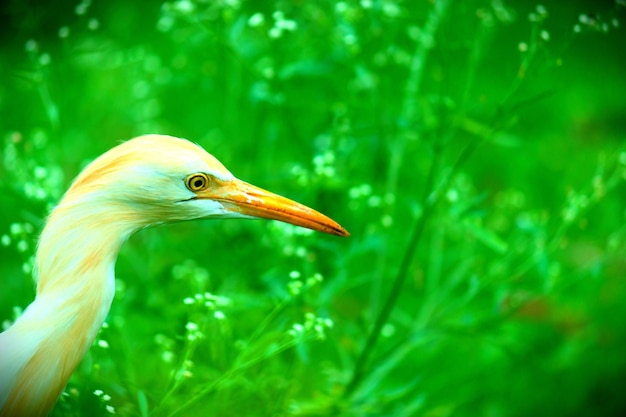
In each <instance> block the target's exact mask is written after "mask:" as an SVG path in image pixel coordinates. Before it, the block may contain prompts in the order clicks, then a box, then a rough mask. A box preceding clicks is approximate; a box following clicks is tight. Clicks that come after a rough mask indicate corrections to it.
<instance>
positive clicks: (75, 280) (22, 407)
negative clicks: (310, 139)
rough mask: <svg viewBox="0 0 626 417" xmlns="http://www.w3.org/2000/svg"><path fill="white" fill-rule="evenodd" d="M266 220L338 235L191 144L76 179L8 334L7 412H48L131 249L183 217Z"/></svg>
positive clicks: (2, 364)
mask: <svg viewBox="0 0 626 417" xmlns="http://www.w3.org/2000/svg"><path fill="white" fill-rule="evenodd" d="M209 218H265V219H275V220H281V221H283V222H287V223H291V224H294V225H297V226H301V227H306V228H309V229H313V230H318V231H321V232H324V233H329V234H333V235H338V236H348V235H349V234H348V232H347V231H346V230H345V229H344V228H342V227H341V226H340V225H339V224H337V223H336V222H334V221H333V220H331V219H330V218H328V217H326V216H324V215H323V214H320V213H318V212H317V211H315V210H312V209H310V208H308V207H305V206H303V205H301V204H299V203H296V202H294V201H291V200H289V199H287V198H284V197H281V196H279V195H276V194H273V193H270V192H268V191H265V190H262V189H260V188H257V187H255V186H253V185H250V184H248V183H245V182H243V181H241V180H239V179H237V178H235V177H234V176H233V175H232V174H231V173H230V172H229V171H228V170H227V169H226V168H225V167H224V166H223V165H222V164H221V163H220V162H219V161H218V160H217V159H215V157H213V156H211V155H210V154H208V153H207V152H206V151H205V150H204V149H202V148H201V147H200V146H198V145H195V144H193V143H191V142H189V141H187V140H184V139H179V138H174V137H171V136H163V135H146V136H140V137H137V138H135V139H132V140H129V141H128V142H125V143H122V144H120V145H119V146H117V147H115V148H113V149H111V150H110V151H108V152H106V153H104V154H103V155H102V156H100V157H99V158H97V159H96V160H94V161H93V162H92V163H91V164H89V165H88V166H87V167H86V168H85V169H84V170H83V171H82V172H81V173H80V175H78V177H77V178H76V179H75V180H74V182H73V184H72V185H71V187H70V189H69V190H68V191H67V192H66V193H65V195H64V196H63V199H62V200H61V202H60V203H59V205H58V206H57V207H56V208H55V209H54V210H53V211H52V213H51V214H50V216H49V218H48V221H47V223H46V225H45V227H44V229H43V232H42V234H41V237H40V239H39V245H38V247H37V256H36V274H35V275H36V277H37V295H36V297H35V300H34V301H33V303H32V304H30V305H29V306H28V308H26V310H25V311H24V313H23V314H22V315H21V316H20V317H19V318H18V319H17V320H16V321H15V323H13V325H12V326H11V327H10V328H9V329H7V330H6V331H5V332H3V333H1V334H0V416H3V417H7V416H12V417H13V416H20V417H36V416H45V415H46V414H47V413H48V412H49V411H50V409H51V408H52V406H53V405H54V403H55V401H56V399H57V398H58V397H59V395H60V393H61V391H62V390H63V388H64V387H65V385H66V383H67V381H68V379H69V377H70V375H71V374H72V372H73V371H74V369H75V368H76V366H77V364H78V363H79V362H80V360H81V359H82V357H83V356H84V355H85V353H86V352H87V350H88V349H89V347H90V346H91V344H92V343H93V341H94V339H95V337H96V334H97V333H98V330H99V329H100V326H101V325H102V323H103V322H104V319H105V318H106V315H107V313H108V312H109V308H110V306H111V301H112V299H113V294H114V285H115V279H114V265H115V260H116V258H117V254H118V252H119V249H120V246H121V245H122V243H123V242H124V241H125V240H126V239H128V237H129V236H130V235H131V234H133V233H134V232H136V231H138V230H141V229H143V228H146V227H149V226H153V225H157V224H161V223H167V222H176V221H183V220H194V219H209Z"/></svg>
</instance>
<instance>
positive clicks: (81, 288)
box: [0, 198, 136, 416]
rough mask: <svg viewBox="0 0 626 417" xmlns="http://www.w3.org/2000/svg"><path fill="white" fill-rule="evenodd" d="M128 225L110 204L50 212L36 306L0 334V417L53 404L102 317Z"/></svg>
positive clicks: (70, 204) (42, 410)
mask: <svg viewBox="0 0 626 417" xmlns="http://www.w3.org/2000/svg"><path fill="white" fill-rule="evenodd" d="M131 224H132V222H129V221H125V218H124V216H123V215H122V213H121V212H120V210H115V207H111V206H107V205H104V206H103V205H101V204H85V202H82V203H81V201H76V200H73V199H72V198H66V199H64V201H63V202H62V203H61V204H60V205H59V206H58V207H57V208H56V209H55V210H54V211H53V212H52V214H51V215H50V218H49V219H48V222H47V224H46V227H45V228H44V230H43V232H42V235H41V237H40V240H39V246H38V249H37V263H36V275H37V276H38V282H37V295H36V298H35V301H34V302H33V303H32V304H31V305H30V306H28V308H27V309H26V310H25V311H24V314H23V315H22V316H21V317H20V318H18V320H16V322H15V323H14V324H13V326H12V327H11V328H9V329H8V330H7V331H6V332H4V333H2V334H0V416H4V415H5V414H6V415H29V416H31V415H32V416H39V415H42V416H43V415H46V414H47V411H48V410H49V409H50V408H51V407H52V405H53V404H54V402H55V401H56V399H57V397H58V396H59V394H60V393H61V391H62V390H63V388H64V387H65V385H66V384H67V381H68V379H69V377H70V375H71V374H72V372H73V371H74V369H75V368H76V366H77V365H78V363H79V362H80V360H81V359H82V357H83V356H84V354H85V353H86V352H87V350H88V349H89V347H90V346H91V344H92V343H93V341H94V339H95V337H96V335H97V333H98V330H99V329H100V327H101V325H102V323H103V321H104V319H105V318H106V315H107V314H108V312H109V308H110V306H111V302H112V300H113V295H114V292H115V278H114V266H115V260H116V258H117V254H118V252H119V249H120V246H121V244H122V243H123V242H124V240H126V238H127V237H128V236H130V234H131V233H132V232H133V231H134V230H135V229H136V228H135V227H133V226H132V225H131ZM3 403H5V404H4V407H3ZM35 407H36V408H35ZM7 410H12V411H7Z"/></svg>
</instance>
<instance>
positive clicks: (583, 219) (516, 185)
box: [0, 0, 626, 417]
mask: <svg viewBox="0 0 626 417" xmlns="http://www.w3.org/2000/svg"><path fill="white" fill-rule="evenodd" d="M624 6H625V5H624V2H623V1H616V2H612V1H608V0H607V1H605V2H586V1H583V0H579V1H570V2H561V1H555V0H553V1H546V2H543V3H532V2H531V3H529V2H525V1H520V0H517V1H507V2H500V1H479V0H470V1H462V2H461V1H452V0H435V1H417V2H410V1H399V0H361V1H345V2H331V1H325V0H324V1H316V2H312V1H311V2H287V1H241V0H230V1H228V0H220V1H211V2H201V1H191V0H189V1H187V0H183V1H175V2H166V3H163V2H125V1H118V0H113V1H106V2H105V1H98V0H94V1H93V3H92V4H91V3H88V2H85V0H84V1H83V3H80V4H77V3H72V2H61V3H55V4H52V3H48V2H43V1H40V2H37V3H32V4H30V3H29V5H26V4H25V3H23V2H21V1H18V0H12V1H9V2H7V4H6V5H4V6H3V8H4V9H3V14H4V15H5V18H4V19H3V20H4V21H6V22H7V23H6V24H5V27H4V28H3V29H1V38H0V41H1V42H2V48H0V63H1V65H0V76H1V77H2V80H3V82H2V83H1V84H0V113H1V115H0V134H1V135H2V145H1V148H0V156H1V157H2V163H1V164H0V187H1V188H2V193H0V207H2V211H3V215H2V216H1V218H0V236H1V241H0V243H1V245H0V258H1V260H2V262H1V264H0V274H1V276H2V277H3V279H2V283H1V284H0V320H5V324H7V325H8V323H9V322H10V321H11V320H12V319H13V318H14V317H15V315H16V314H19V311H20V309H23V308H25V307H26V306H27V305H28V304H29V302H30V301H31V300H32V298H33V295H34V286H33V284H32V279H31V268H32V255H33V252H34V249H35V246H36V240H37V235H38V233H39V231H40V230H41V228H42V227H43V221H44V220H43V219H45V216H46V214H47V212H48V211H49V210H50V209H51V208H52V207H53V206H54V204H55V203H56V202H58V200H59V199H60V198H61V196H62V193H63V192H64V190H65V189H66V188H67V187H68V186H69V184H70V182H71V180H72V178H73V177H74V176H75V175H76V174H77V173H78V172H79V171H80V169H81V168H82V167H83V166H84V165H85V164H86V163H88V162H89V161H90V160H91V159H93V158H95V157H96V156H98V155H99V154H100V153H102V152H104V151H106V150H107V149H109V148H111V147H113V146H114V145H115V144H117V143H119V141H121V140H125V139H129V138H131V137H133V136H137V135H140V134H144V133H164V134H171V135H176V136H181V137H186V138H188V139H191V140H193V141H196V142H198V143H200V144H201V145H202V146H204V147H205V148H206V149H207V150H208V151H209V152H211V153H213V154H214V155H215V156H217V157H218V158H219V159H220V160H221V161H222V162H224V164H225V165H226V166H227V167H228V168H229V169H230V170H231V171H232V172H233V173H234V174H235V175H237V176H238V177H240V178H242V179H244V180H246V181H249V182H252V183H254V184H256V185H259V186H261V187H263V188H266V189H269V190H272V191H274V192H278V193H280V194H283V195H285V196H288V197H290V198H293V199H296V200H298V201H301V202H303V203H305V204H307V205H309V206H312V207H315V208H316V209H319V210H320V211H322V212H324V213H326V214H328V215H329V216H331V217H332V218H334V219H336V220H337V221H338V222H339V223H341V224H342V225H343V226H345V227H346V228H347V229H348V230H349V231H350V232H351V234H352V236H351V237H350V238H348V239H340V238H334V237H330V236H327V235H322V234H315V233H309V232H307V231H303V230H300V229H297V228H294V227H291V226H288V225H283V224H280V223H275V222H274V223H272V222H248V221H206V222H192V223H183V224H175V225H168V226H164V227H159V228H155V229H150V230H145V231H142V232H140V233H139V234H137V235H136V236H134V237H133V238H131V239H130V241H129V242H128V243H127V244H126V245H125V246H124V247H123V249H122V252H121V253H120V256H119V259H118V263H117V267H116V273H117V292H116V298H115V300H114V303H113V307H112V310H111V312H110V314H109V317H108V319H107V326H106V327H105V328H103V329H102V331H101V333H100V335H99V337H98V340H97V342H96V343H95V344H94V346H93V347H92V349H91V350H90V351H89V353H88V354H87V356H86V357H85V359H84V361H83V362H82V363H81V365H80V366H79V369H78V370H77V372H76V373H75V374H74V375H73V376H72V379H71V380H70V383H69V385H68V386H67V388H66V391H65V393H64V394H63V396H62V398H61V399H60V401H59V402H58V403H57V405H56V408H55V409H54V411H53V413H52V415H53V416H55V417H63V416H65V417H69V416H84V415H90V416H106V415H110V414H111V413H112V412H113V411H114V412H115V414H117V415H123V416H198V415H216V416H221V415H245V416H286V415H306V416H338V415H341V416H427V417H445V416H475V415H481V416H493V417H500V416H502V417H505V416H506V417H509V416H528V415H534V416H536V415H546V416H587V415H603V416H620V415H623V414H624V412H626V400H625V397H624V395H623V386H624V384H625V383H626V377H625V375H626V356H624V354H623V346H624V344H625V343H626V326H624V320H623V317H624V316H625V315H626V303H625V301H626V284H625V281H624V280H625V276H626V262H625V261H624V259H625V258H624V256H625V255H624V254H625V253H626V227H625V226H624V224H625V220H626V200H625V199H624V195H626V194H625V192H626V185H625V178H626V146H625V145H624V143H625V142H624V140H625V139H626V136H625V135H626V133H625V132H626V119H625V118H624V110H625V109H626V99H625V98H624V92H625V91H626V79H625V78H624V76H623V74H624V73H625V71H626V60H625V59H624V57H623V55H624V54H623V52H622V51H623V39H624V29H623V27H622V26H623V25H624V24H626V21H625V20H624V17H625V7H624ZM107 406H108V407H109V408H107ZM111 407H112V408H111Z"/></svg>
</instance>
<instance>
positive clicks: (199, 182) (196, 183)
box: [185, 173, 209, 192]
mask: <svg viewBox="0 0 626 417" xmlns="http://www.w3.org/2000/svg"><path fill="white" fill-rule="evenodd" d="M185 185H186V186H187V188H188V189H189V190H190V191H193V192H196V191H202V190H205V189H207V188H208V186H209V177H208V176H207V175H206V174H202V173H198V174H192V175H190V176H188V177H187V178H186V179H185Z"/></svg>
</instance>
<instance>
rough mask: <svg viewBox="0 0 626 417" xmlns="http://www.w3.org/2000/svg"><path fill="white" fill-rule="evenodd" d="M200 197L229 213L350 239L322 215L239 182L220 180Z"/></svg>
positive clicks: (342, 230) (334, 223)
mask: <svg viewBox="0 0 626 417" xmlns="http://www.w3.org/2000/svg"><path fill="white" fill-rule="evenodd" d="M198 197H199V198H210V199H212V200H216V201H219V202H221V203H222V204H223V205H224V207H225V208H226V209H227V210H229V211H232V212H236V213H241V214H244V215H246V216H252V217H259V218H263V219H270V220H280V221H282V222H285V223H290V224H293V225H296V226H300V227H305V228H307V229H312V230H317V231H319V232H324V233H329V234H331V235H336V236H350V233H348V231H347V230H346V229H344V228H343V227H341V226H340V225H339V224H338V223H337V222H335V221H334V220H332V219H331V218H329V217H327V216H324V215H323V214H322V213H319V212H317V211H315V210H313V209H311V208H309V207H307V206H304V205H302V204H300V203H297V202H295V201H293V200H290V199H288V198H285V197H281V196H279V195H278V194H274V193H271V192H269V191H265V190H263V189H261V188H258V187H255V186H254V185H252V184H248V183H247V182H244V181H241V180H238V179H233V180H230V181H219V184H217V186H216V187H214V188H213V187H212V189H211V188H210V189H208V190H206V191H201V192H198Z"/></svg>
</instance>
